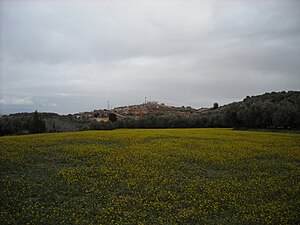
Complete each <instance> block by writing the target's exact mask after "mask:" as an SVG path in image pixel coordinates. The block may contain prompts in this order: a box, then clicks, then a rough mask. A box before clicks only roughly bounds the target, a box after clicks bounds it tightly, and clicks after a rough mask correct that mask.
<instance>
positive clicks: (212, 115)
mask: <svg viewBox="0 0 300 225" xmlns="http://www.w3.org/2000/svg"><path fill="white" fill-rule="evenodd" d="M115 127H123V128H181V127H184V128H193V127H194V128H202V127H235V128H266V129H278V128H280V129H282V128H283V129H287V128H300V92H296V91H289V92H279V93H276V92H272V93H266V94H263V95H259V96H254V97H249V96H247V97H246V98H245V99H244V100H243V101H241V102H235V103H231V104H229V105H226V106H223V107H221V108H218V107H217V106H216V105H215V104H214V107H213V108H212V109H211V110H210V111H208V112H206V113H199V115H196V116H189V117H186V116H165V115H160V116H153V115H151V116H145V117H143V118H140V119H138V120H136V119H125V120H121V121H119V122H118V123H117V124H116V125H115Z"/></svg>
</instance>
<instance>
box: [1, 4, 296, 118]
mask: <svg viewBox="0 0 300 225" xmlns="http://www.w3.org/2000/svg"><path fill="white" fill-rule="evenodd" d="M0 4H1V5H0V6H1V7H0V10H1V13H0V16H1V20H0V21H1V22H0V23H1V28H0V29H1V32H0V48H1V51H0V56H1V59H0V60H1V61H0V66H1V67H0V80H1V90H0V99H2V100H3V99H13V98H21V99H31V100H32V102H33V103H34V104H33V105H32V106H31V108H30V110H32V109H34V108H36V107H38V108H41V110H50V111H53V110H54V111H57V112H60V113H69V112H77V111H83V110H92V109H94V108H100V107H106V102H107V100H110V101H111V102H112V103H113V105H115V106H116V105H127V104H135V103H140V102H142V101H143V99H144V97H145V96H148V97H149V96H152V98H153V99H156V100H159V101H164V102H166V103H169V104H176V105H184V104H187V105H191V106H193V107H204V106H211V104H212V103H213V102H214V101H217V102H219V103H220V104H226V103H228V102H231V101H236V100H241V99H242V98H243V97H245V96H246V95H254V94H260V93H263V92H266V91H273V90H274V91H280V90H290V89H294V90H296V89H299V87H300V81H299V78H298V76H299V75H298V73H299V69H300V66H299V65H300V64H299V63H298V59H299V58H300V14H299V11H300V2H299V1H292V0H291V1H251V2H250V1H242V0H241V1H189V2H186V1H122V2H121V1H72V2H71V1H67V0H66V1H51V2H50V1H22V2H21V1H1V3H0ZM5 101H7V100H5ZM3 103H4V100H3V101H2V102H0V105H1V108H5V110H2V111H5V112H7V111H15V110H17V111H20V110H22V109H21V108H20V107H15V108H14V109H13V106H12V105H11V106H10V107H8V105H7V104H6V106H4V104H3ZM23 109H24V110H29V108H28V107H27V108H26V107H24V108H23Z"/></svg>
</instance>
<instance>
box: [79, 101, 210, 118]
mask: <svg viewBox="0 0 300 225" xmlns="http://www.w3.org/2000/svg"><path fill="white" fill-rule="evenodd" d="M209 110H210V109H209V108H202V109H194V108H192V107H190V106H182V107H175V106H167V105H165V104H164V103H158V102H156V101H149V102H146V103H144V104H140V105H130V106H122V107H116V108H113V109H96V110H94V111H92V112H82V113H76V114H74V117H75V118H76V119H81V120H95V121H98V122H102V121H104V122H107V121H109V115H110V114H112V113H114V114H115V115H116V116H117V119H120V120H121V119H124V118H130V119H138V118H141V117H144V116H149V115H154V116H162V115H168V116H174V115H178V116H191V115H196V114H198V113H203V112H208V111H209Z"/></svg>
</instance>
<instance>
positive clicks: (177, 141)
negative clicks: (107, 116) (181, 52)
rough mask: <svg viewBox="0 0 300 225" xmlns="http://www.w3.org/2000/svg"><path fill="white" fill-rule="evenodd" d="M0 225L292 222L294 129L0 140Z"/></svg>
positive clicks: (298, 168)
mask: <svg viewBox="0 0 300 225" xmlns="http://www.w3.org/2000/svg"><path fill="white" fill-rule="evenodd" d="M0 159H1V165H0V168H1V171H0V172H1V187H0V190H1V199H0V200H1V202H0V204H1V214H0V224H2V225H3V224H53V225H54V224H300V215H299V212H300V135H299V134H285V133H271V132H250V131H235V130H231V129H155V130H151V129H147V130H146V129H136V130H134V129H133V130H127V129H124V130H122V129H121V130H113V131H86V132H74V133H51V134H37V135H25V136H9V137H0Z"/></svg>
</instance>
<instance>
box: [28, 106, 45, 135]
mask: <svg viewBox="0 0 300 225" xmlns="http://www.w3.org/2000/svg"><path fill="white" fill-rule="evenodd" d="M30 131H31V133H32V134H37V133H44V132H46V125H45V121H43V120H41V119H40V118H39V114H38V112H37V110H36V111H35V112H34V114H33V119H32V123H31V129H30Z"/></svg>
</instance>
